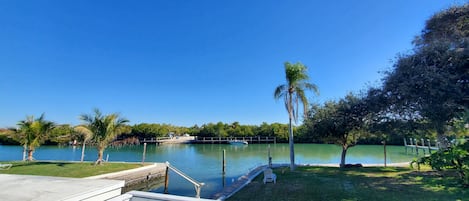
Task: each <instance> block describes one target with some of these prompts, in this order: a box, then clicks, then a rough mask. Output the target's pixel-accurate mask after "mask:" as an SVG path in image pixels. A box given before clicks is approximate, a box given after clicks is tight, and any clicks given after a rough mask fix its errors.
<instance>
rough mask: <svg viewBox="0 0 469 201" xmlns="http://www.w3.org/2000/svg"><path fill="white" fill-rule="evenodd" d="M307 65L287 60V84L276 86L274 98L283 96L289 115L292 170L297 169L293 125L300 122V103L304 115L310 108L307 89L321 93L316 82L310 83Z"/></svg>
mask: <svg viewBox="0 0 469 201" xmlns="http://www.w3.org/2000/svg"><path fill="white" fill-rule="evenodd" d="M306 71H307V67H306V66H305V65H303V64H302V63H300V62H297V63H295V64H291V63H290V62H285V74H286V80H287V83H286V84H282V85H279V86H277V88H275V92H274V98H275V99H276V100H278V99H280V98H282V97H283V99H284V101H285V108H286V109H287V112H288V117H289V128H288V131H289V138H288V142H289V144H290V170H291V171H293V170H295V151H294V148H293V145H294V144H293V125H292V121H293V120H294V121H295V123H296V122H298V107H299V103H301V104H302V106H303V112H304V115H306V113H307V110H308V99H307V98H306V95H305V91H306V90H311V91H313V92H314V93H315V94H319V91H318V87H317V86H316V85H315V84H311V83H308V82H307V81H308V80H309V76H308V75H307V74H306Z"/></svg>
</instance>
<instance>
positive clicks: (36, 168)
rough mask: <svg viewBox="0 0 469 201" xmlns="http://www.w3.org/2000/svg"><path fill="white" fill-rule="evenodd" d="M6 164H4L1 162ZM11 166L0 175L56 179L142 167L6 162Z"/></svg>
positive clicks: (132, 165) (134, 164)
mask: <svg viewBox="0 0 469 201" xmlns="http://www.w3.org/2000/svg"><path fill="white" fill-rule="evenodd" d="M2 163H6V162H2ZM8 163H11V164H13V167H11V168H10V169H9V170H0V174H25V175H42V176H58V177H75V178H82V177H89V176H94V175H100V174H105V173H110V172H117V171H121V170H127V169H132V168H138V167H142V164H136V163H104V164H103V165H96V166H95V165H94V163H92V162H83V163H70V162H8Z"/></svg>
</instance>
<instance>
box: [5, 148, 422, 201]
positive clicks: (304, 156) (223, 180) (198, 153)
mask: <svg viewBox="0 0 469 201" xmlns="http://www.w3.org/2000/svg"><path fill="white" fill-rule="evenodd" d="M268 146H269V145H266V144H250V145H227V144H167V145H160V146H156V145H148V146H147V152H146V157H145V158H146V159H145V161H146V162H166V161H168V162H170V163H171V164H172V165H173V166H175V167H176V168H178V169H180V170H182V171H183V172H185V173H186V174H188V175H189V176H191V177H192V178H194V179H195V180H197V181H199V182H204V183H205V184H206V185H205V186H204V187H203V188H202V197H210V196H211V195H213V194H214V193H216V192H218V191H220V190H221V189H222V188H223V185H230V184H231V183H233V182H234V180H236V179H237V178H238V177H240V176H241V175H243V174H246V173H247V172H249V171H250V170H251V169H253V168H255V167H257V166H258V165H262V164H267V162H268ZM223 150H226V174H225V176H223V174H222V153H223ZM22 151H23V150H22V147H20V146H3V145H0V161H10V160H21V159H22V157H23V152H22ZM270 152H271V156H272V162H273V163H282V164H287V163H289V161H290V159H289V149H288V144H271V145H270ZM340 154H341V148H340V147H339V146H335V145H324V144H295V159H296V160H295V161H296V163H297V164H319V163H332V164H338V163H339V162H340ZM142 155H143V146H128V147H120V148H112V147H109V148H107V149H106V150H105V153H104V156H105V158H106V157H107V156H109V158H108V159H109V161H127V162H141V161H142ZM383 155H384V153H383V146H378V145H360V146H356V147H352V148H350V149H349V151H348V152H347V158H346V162H347V163H363V164H366V163H369V164H376V163H383V161H384V156H383ZM96 156H97V152H96V149H95V148H93V147H87V148H86V149H85V160H87V161H93V160H95V159H96ZM80 157H81V147H75V148H74V147H71V146H65V147H58V146H41V147H39V148H38V149H37V150H36V152H35V153H34V158H35V159H36V160H65V161H79V160H80ZM414 157H415V156H414V155H411V154H405V149H404V147H403V146H387V162H388V163H398V162H408V161H410V160H412V159H413V158H414ZM147 188H148V189H146V190H148V191H152V192H163V186H162V185H161V184H155V185H154V186H147ZM169 193H170V194H177V195H187V196H194V195H195V190H194V187H193V185H192V184H190V183H189V182H187V181H185V180H184V179H182V178H181V177H179V176H178V175H175V174H171V175H170V180H169Z"/></svg>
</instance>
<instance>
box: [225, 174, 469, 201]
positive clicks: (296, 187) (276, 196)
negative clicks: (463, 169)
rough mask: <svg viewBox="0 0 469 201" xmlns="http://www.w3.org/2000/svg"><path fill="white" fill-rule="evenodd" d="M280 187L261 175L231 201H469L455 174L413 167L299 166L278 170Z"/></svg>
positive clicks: (468, 194) (230, 200)
mask: <svg viewBox="0 0 469 201" xmlns="http://www.w3.org/2000/svg"><path fill="white" fill-rule="evenodd" d="M274 172H275V173H276V174H277V184H273V183H267V184H263V183H262V178H263V175H262V174H261V175H259V176H258V177H257V178H256V179H255V180H253V181H252V182H251V183H250V184H248V185H247V186H246V187H244V188H243V189H242V190H241V191H239V192H238V193H236V194H235V195H234V196H233V197H231V198H229V199H228V201H236V200H243V201H249V200H256V201H257V200H295V201H302V200H305V201H306V200H308V201H310V200H396V201H398V200H425V201H428V200H469V189H463V188H462V187H461V186H460V185H458V184H457V182H456V179H455V176H456V175H453V174H444V175H442V174H440V173H437V172H434V171H429V170H426V171H421V172H418V171H414V170H411V169H409V168H356V169H355V168H352V169H347V170H341V169H339V168H333V167H298V168H297V170H296V171H294V172H290V170H289V169H287V168H281V169H275V170H274Z"/></svg>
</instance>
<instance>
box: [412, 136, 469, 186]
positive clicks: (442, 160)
mask: <svg viewBox="0 0 469 201" xmlns="http://www.w3.org/2000/svg"><path fill="white" fill-rule="evenodd" d="M412 164H417V166H418V168H419V169H420V166H421V165H430V166H431V167H432V168H433V169H435V170H438V171H444V170H456V171H457V172H458V174H459V180H460V182H461V183H462V184H463V185H464V186H466V187H469V142H465V143H462V144H459V145H456V146H452V147H450V148H448V149H446V150H441V151H438V152H435V153H433V154H432V155H430V156H426V157H422V158H419V159H416V160H414V161H413V162H412Z"/></svg>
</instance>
